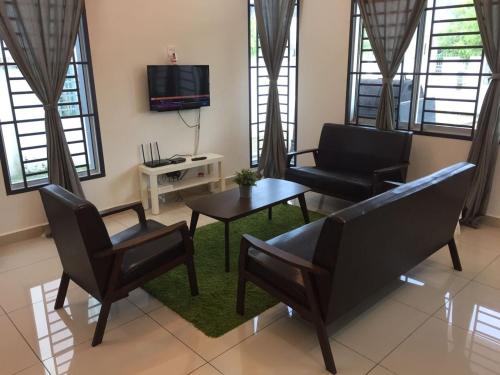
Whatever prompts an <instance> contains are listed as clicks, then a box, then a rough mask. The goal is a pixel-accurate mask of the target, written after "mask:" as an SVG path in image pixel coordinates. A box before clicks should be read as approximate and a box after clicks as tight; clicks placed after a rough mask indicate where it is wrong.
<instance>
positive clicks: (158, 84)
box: [148, 65, 210, 111]
mask: <svg viewBox="0 0 500 375" xmlns="http://www.w3.org/2000/svg"><path fill="white" fill-rule="evenodd" d="M148 84H149V107H150V109H151V111H175V110H180V109H193V108H200V107H206V106H209V105H210V81H209V69H208V65H149V66H148Z"/></svg>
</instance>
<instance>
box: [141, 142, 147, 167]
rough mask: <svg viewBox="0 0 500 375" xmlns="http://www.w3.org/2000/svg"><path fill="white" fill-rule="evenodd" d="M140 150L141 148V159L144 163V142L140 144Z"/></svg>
mask: <svg viewBox="0 0 500 375" xmlns="http://www.w3.org/2000/svg"><path fill="white" fill-rule="evenodd" d="M141 150H142V160H143V161H144V163H146V157H145V156H144V144H142V145H141Z"/></svg>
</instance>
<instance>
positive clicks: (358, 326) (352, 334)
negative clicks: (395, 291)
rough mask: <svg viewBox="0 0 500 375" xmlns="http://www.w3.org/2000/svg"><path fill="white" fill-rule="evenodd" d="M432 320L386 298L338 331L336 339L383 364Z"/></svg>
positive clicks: (335, 335) (335, 334)
mask: <svg viewBox="0 0 500 375" xmlns="http://www.w3.org/2000/svg"><path fill="white" fill-rule="evenodd" d="M427 318H428V315H427V314H424V313H422V312H420V311H418V310H416V309H414V308H411V307H409V306H407V305H404V304H402V303H399V302H396V301H393V300H391V299H384V300H382V301H380V302H378V303H377V304H376V305H374V306H373V307H371V308H369V309H368V310H366V311H365V312H363V313H362V314H361V315H359V316H358V317H356V318H355V319H354V320H352V321H351V322H349V323H348V324H347V325H345V326H344V327H342V328H341V329H340V330H339V331H338V332H335V333H334V335H333V337H334V339H335V340H337V341H339V342H340V343H342V344H344V345H346V346H347V347H349V348H352V349H354V350H355V351H356V352H358V353H361V354H363V355H364V356H366V357H367V358H370V359H371V360H372V361H375V362H379V361H380V360H382V358H384V357H385V356H386V355H387V354H389V352H390V351H391V350H394V349H395V348H396V347H397V346H398V345H399V344H400V343H401V342H402V341H403V340H404V339H405V338H406V337H407V336H408V335H409V334H410V333H411V332H413V331H414V330H415V329H416V328H417V327H418V326H419V325H421V324H422V323H423V322H424V321H425V320H426V319H427Z"/></svg>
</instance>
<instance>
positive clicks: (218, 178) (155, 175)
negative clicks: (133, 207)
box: [139, 153, 226, 215]
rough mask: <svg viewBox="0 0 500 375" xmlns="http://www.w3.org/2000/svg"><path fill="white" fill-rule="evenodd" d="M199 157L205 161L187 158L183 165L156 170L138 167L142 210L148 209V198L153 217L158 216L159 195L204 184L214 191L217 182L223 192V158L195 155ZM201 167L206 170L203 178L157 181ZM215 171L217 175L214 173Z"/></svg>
mask: <svg viewBox="0 0 500 375" xmlns="http://www.w3.org/2000/svg"><path fill="white" fill-rule="evenodd" d="M200 156H204V157H206V159H204V160H197V161H193V160H192V158H191V157H188V158H186V161H185V162H184V163H179V164H170V165H165V166H163V167H157V168H151V167H146V166H145V165H144V164H141V165H139V185H140V190H141V199H142V205H143V206H144V209H148V208H149V198H150V197H151V211H152V213H153V215H158V214H159V213H160V203H159V198H160V195H162V194H166V193H171V192H173V191H178V190H183V189H189V188H192V187H195V186H200V185H206V184H208V185H209V188H210V190H211V191H212V190H213V189H214V184H215V183H217V182H219V184H220V188H221V190H225V188H226V180H225V177H224V175H223V168H222V163H223V160H224V156H222V155H218V154H210V153H209V154H202V155H196V157H200ZM196 157H195V158H196ZM201 167H205V168H206V173H205V175H204V176H203V177H198V176H196V177H189V178H183V179H182V180H179V181H171V182H168V181H167V182H163V183H162V182H161V181H160V182H159V181H158V179H159V177H160V176H163V175H166V174H167V173H172V172H182V171H185V170H188V169H192V168H201ZM216 170H217V173H215V171H216ZM160 180H161V179H160Z"/></svg>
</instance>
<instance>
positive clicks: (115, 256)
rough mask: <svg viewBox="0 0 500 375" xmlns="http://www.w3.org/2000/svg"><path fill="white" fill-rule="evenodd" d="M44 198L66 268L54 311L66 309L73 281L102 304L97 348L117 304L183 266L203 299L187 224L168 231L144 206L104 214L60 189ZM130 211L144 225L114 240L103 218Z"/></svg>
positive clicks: (42, 192)
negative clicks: (168, 272) (147, 217)
mask: <svg viewBox="0 0 500 375" xmlns="http://www.w3.org/2000/svg"><path fill="white" fill-rule="evenodd" d="M40 195H41V197H42V202H43V205H44V208H45V212H46V214H47V217H48V219H49V224H50V228H51V230H52V236H53V238H54V241H55V243H56V247H57V251H58V253H59V257H60V259H61V263H62V266H63V274H62V277H61V283H60V286H59V291H58V294H57V299H56V303H55V308H56V309H60V308H61V307H63V305H64V299H65V298H66V292H67V290H68V284H69V281H70V280H73V281H74V282H75V283H76V284H77V285H79V286H80V287H81V288H82V289H84V290H85V291H86V292H88V293H89V294H90V295H92V296H93V297H94V298H96V299H97V300H99V301H100V302H101V303H102V306H101V311H100V313H99V319H98V321H97V326H96V329H95V333H94V338H93V341H92V346H96V345H99V344H100V343H101V342H102V338H103V335H104V330H105V328H106V323H107V319H108V315H109V311H110V308H111V304H112V303H113V302H115V301H118V300H120V299H122V298H125V297H127V296H128V293H129V292H130V291H131V290H133V289H136V288H138V287H139V286H141V285H143V284H145V283H146V282H148V281H150V280H152V279H154V278H156V277H158V276H160V275H161V274H163V273H165V272H167V271H168V270H170V269H172V268H174V267H177V266H178V265H181V264H185V265H186V267H187V272H188V276H189V283H190V287H191V294H192V295H193V296H195V295H197V294H198V285H197V281H196V273H195V268H194V262H193V242H192V239H191V237H190V236H189V230H188V227H187V224H186V222H180V223H177V224H174V225H171V226H168V227H167V226H165V225H163V224H160V223H158V222H156V221H153V220H146V216H145V214H144V209H143V207H142V205H141V203H133V204H129V205H124V206H120V207H116V208H113V209H110V210H106V211H103V212H101V213H99V212H98V211H97V209H96V208H95V206H94V205H93V204H92V203H90V202H88V201H86V200H83V199H81V198H79V197H77V196H76V195H74V194H72V193H70V192H69V191H67V190H65V189H63V188H62V187H60V186H57V185H49V186H45V187H43V188H41V189H40ZM127 210H133V211H135V212H136V213H137V216H138V220H139V223H138V224H137V225H135V226H133V227H130V228H128V229H127V230H125V231H123V232H120V233H118V234H116V235H114V236H112V237H109V235H108V232H107V230H106V227H105V225H104V222H103V220H102V217H106V216H110V215H114V214H117V213H119V212H124V211H127Z"/></svg>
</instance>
